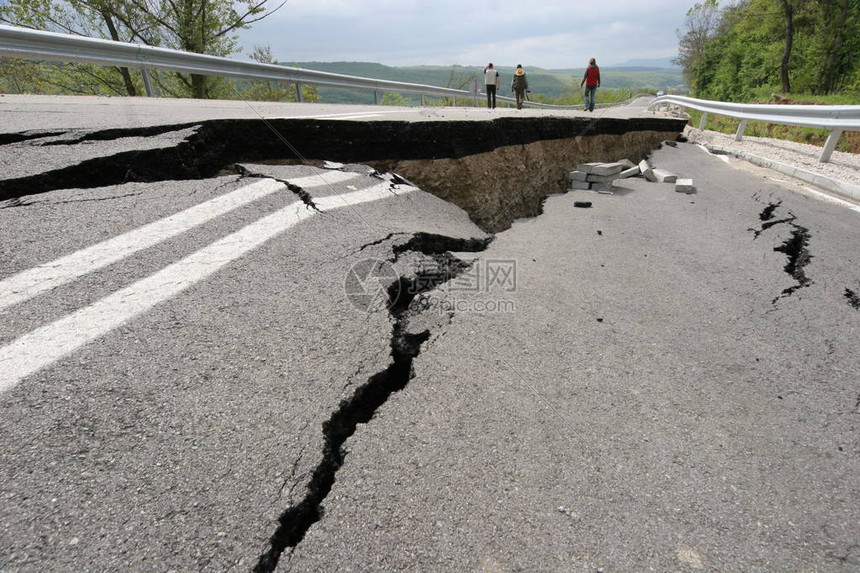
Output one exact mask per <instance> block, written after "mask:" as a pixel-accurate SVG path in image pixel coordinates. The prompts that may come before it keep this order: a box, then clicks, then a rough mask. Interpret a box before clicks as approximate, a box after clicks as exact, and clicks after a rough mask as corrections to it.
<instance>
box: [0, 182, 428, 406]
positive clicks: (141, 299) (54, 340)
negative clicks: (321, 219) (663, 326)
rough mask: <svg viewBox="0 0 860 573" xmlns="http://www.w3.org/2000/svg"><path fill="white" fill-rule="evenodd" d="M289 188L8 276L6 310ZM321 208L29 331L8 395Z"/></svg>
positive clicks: (251, 188)
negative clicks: (19, 386)
mask: <svg viewBox="0 0 860 573" xmlns="http://www.w3.org/2000/svg"><path fill="white" fill-rule="evenodd" d="M354 177H359V174H357V173H345V172H340V171H332V172H326V173H324V174H320V175H313V176H310V177H303V178H297V179H291V180H290V183H292V184H295V185H298V186H300V187H302V188H305V189H307V188H311V187H315V186H324V185H332V184H335V183H342V182H344V181H347V180H349V179H352V178H354ZM284 189H285V186H284V185H283V184H282V183H279V182H277V181H274V180H271V179H264V180H261V181H258V182H256V183H253V184H251V185H248V186H246V187H242V188H240V189H237V190H236V191H233V192H231V193H228V194H226V195H222V196H220V197H217V198H215V199H212V200H210V201H207V202H205V203H202V204H200V205H196V206H194V207H191V208H189V209H186V210H185V211H182V212H180V213H177V214H175V215H172V216H170V217H167V218H165V219H161V220H160V221H156V222H154V223H151V224H149V225H146V226H144V227H140V228H139V229H135V230H134V231H130V232H128V233H125V234H123V235H120V236H118V237H115V238H113V239H109V240H107V241H104V242H102V243H99V244H96V245H93V246H91V247H88V248H86V249H83V250H81V251H77V252H75V253H72V254H71V255H68V256H65V257H62V258H60V259H57V260H55V261H52V262H50V263H46V264H44V265H40V266H38V267H35V268H33V269H30V270H27V271H23V272H21V273H18V274H17V275H14V276H12V277H9V278H7V279H5V280H3V281H0V310H2V309H4V308H8V307H10V306H12V305H14V304H18V303H20V302H23V301H25V300H27V299H29V298H32V297H34V296H36V295H37V294H39V293H41V292H44V291H46V290H49V289H52V288H55V287H57V286H59V285H62V284H65V283H68V282H70V281H73V280H75V279H77V278H79V277H81V276H83V275H85V274H87V273H90V272H92V271H95V270H97V269H100V268H103V267H105V266H107V265H109V264H111V263H114V262H116V261H119V260H122V259H124V258H126V257H129V256H131V255H132V254H134V253H136V252H138V251H140V250H143V249H145V248H148V247H151V246H153V245H156V244H158V243H161V242H163V241H165V240H167V239H169V238H171V237H175V236H176V235H179V234H181V233H184V232H186V231H188V230H190V229H192V228H194V227H196V226H198V225H201V224H203V223H205V222H207V221H210V220H212V219H214V218H215V217H218V216H220V215H223V214H225V213H228V212H230V211H232V210H234V209H237V208H238V207H241V206H242V205H246V204H248V203H251V202H253V201H256V200H258V199H260V198H262V197H265V196H267V195H270V194H272V193H274V192H276V191H282V190H284ZM414 190H415V188H414V187H409V186H406V185H397V186H393V185H392V183H390V182H388V181H386V182H384V183H381V184H379V185H375V186H373V187H368V188H366V189H361V190H359V191H354V192H352V193H346V194H343V195H332V196H326V197H323V198H320V199H316V200H315V204H316V206H317V208H318V209H319V210H320V211H323V212H324V211H327V210H332V209H337V208H340V207H347V206H352V205H358V204H361V203H367V202H370V201H377V200H379V199H383V198H386V197H391V196H392V191H395V192H396V193H398V194H401V193H408V192H410V191H414ZM315 213H316V211H314V210H312V209H310V208H308V207H307V206H306V205H305V204H304V203H302V202H301V201H296V202H294V203H291V204H290V205H287V206H286V207H284V208H282V209H280V210H278V211H276V212H274V213H271V214H270V215H267V216H265V217H263V218H262V219H259V220H258V221H256V222H254V223H251V224H250V225H248V226H246V227H244V228H242V229H240V230H238V231H236V232H234V233H232V234H230V235H227V236H226V237H224V238H222V239H220V240H218V241H215V242H214V243H212V244H211V245H209V246H207V247H204V248H202V249H200V250H199V251H197V252H195V253H192V254H191V255H188V256H187V257H185V258H184V259H182V260H180V261H177V262H175V263H173V264H171V265H169V266H167V267H165V268H164V269H162V270H160V271H158V272H156V273H155V274H153V275H150V276H148V277H146V278H143V279H141V280H139V281H137V282H135V283H134V284H132V285H129V286H128V287H126V288H124V289H121V290H119V291H117V292H115V293H113V294H110V295H108V296H106V297H104V298H102V299H101V300H99V301H97V302H95V303H93V304H92V305H90V306H88V307H86V308H83V309H81V310H78V311H76V312H74V313H72V314H70V315H68V316H66V317H63V318H61V319H59V320H57V321H56V322H53V323H51V324H48V325H46V326H42V327H40V328H38V329H36V330H34V331H32V332H30V333H28V334H25V335H23V336H21V337H20V338H18V339H16V340H14V341H13V342H11V343H10V344H8V345H7V346H4V347H2V348H0V392H3V391H5V390H8V389H10V388H12V387H13V386H15V385H16V384H18V382H20V381H21V380H22V379H23V378H25V377H26V376H28V375H30V374H32V373H34V372H36V371H38V370H40V369H42V368H44V367H45V366H48V365H49V364H52V363H53V362H55V361H57V360H59V359H60V358H62V357H64V356H67V355H68V354H71V353H72V352H74V351H75V350H77V349H78V348H80V347H81V346H83V345H85V344H88V343H89V342H91V341H93V340H95V339H96V338H98V337H100V336H103V335H104V334H106V333H107V332H109V331H110V330H112V329H114V328H116V327H118V326H120V325H121V324H123V323H124V322H126V321H128V320H130V319H131V318H133V317H135V316H137V315H138V314H141V313H143V312H145V311H147V310H149V309H150V308H152V307H153V306H155V305H156V304H158V303H160V302H163V301H165V300H167V299H169V298H171V297H173V296H175V295H177V294H179V293H180V292H182V291H183V290H185V289H187V288H188V287H190V286H191V285H193V284H195V283H197V282H199V281H201V280H203V279H205V278H206V277H208V276H210V275H212V274H213V273H215V272H216V271H218V270H219V269H220V268H222V267H223V266H224V265H226V264H228V263H230V262H232V261H234V260H236V259H238V258H239V257H241V256H242V255H244V254H246V253H248V252H249V251H251V250H253V249H255V248H257V247H259V246H260V245H262V244H263V243H265V242H266V241H268V240H269V239H272V238H273V237H275V236H277V235H279V234H281V233H283V232H284V231H286V230H287V229H289V228H290V227H292V226H293V225H295V224H296V223H299V222H300V221H303V220H304V219H307V218H309V217H311V216H313V215H314V214H315Z"/></svg>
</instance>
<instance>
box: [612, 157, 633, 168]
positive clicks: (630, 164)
mask: <svg viewBox="0 0 860 573" xmlns="http://www.w3.org/2000/svg"><path fill="white" fill-rule="evenodd" d="M616 163H620V164H621V165H623V166H624V167H625V169H629V168H630V167H636V164H635V163H633V162H632V161H630V160H629V159H626V158H625V159H619V160H618V161H616Z"/></svg>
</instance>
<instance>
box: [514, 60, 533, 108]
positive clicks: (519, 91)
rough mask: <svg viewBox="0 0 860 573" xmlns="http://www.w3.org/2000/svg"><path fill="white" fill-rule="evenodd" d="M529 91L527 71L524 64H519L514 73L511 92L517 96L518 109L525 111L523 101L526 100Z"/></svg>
mask: <svg viewBox="0 0 860 573" xmlns="http://www.w3.org/2000/svg"><path fill="white" fill-rule="evenodd" d="M528 89H529V81H528V79H526V71H525V70H524V69H523V66H522V64H517V71H516V72H514V79H513V81H511V91H512V92H514V93H515V94H516V96H517V109H523V99H525V97H526V91H528Z"/></svg>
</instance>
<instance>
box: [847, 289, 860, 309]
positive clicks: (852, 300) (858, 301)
mask: <svg viewBox="0 0 860 573" xmlns="http://www.w3.org/2000/svg"><path fill="white" fill-rule="evenodd" d="M845 298H846V299H848V304H850V305H851V306H852V307H854V308H855V309H857V310H860V294H858V293H857V292H856V291H853V290H851V289H850V288H846V289H845Z"/></svg>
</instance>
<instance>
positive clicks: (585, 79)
mask: <svg viewBox="0 0 860 573" xmlns="http://www.w3.org/2000/svg"><path fill="white" fill-rule="evenodd" d="M583 84H585V110H584V111H594V94H595V93H596V92H597V88H599V87H600V68H598V67H597V60H595V59H594V58H591V59H590V60H588V67H587V68H585V75H583V76H582V81H581V82H579V87H582V85H583Z"/></svg>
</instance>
